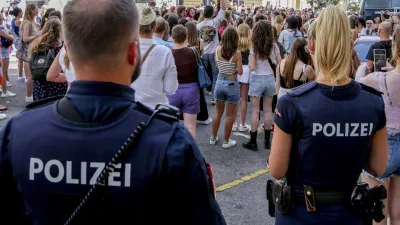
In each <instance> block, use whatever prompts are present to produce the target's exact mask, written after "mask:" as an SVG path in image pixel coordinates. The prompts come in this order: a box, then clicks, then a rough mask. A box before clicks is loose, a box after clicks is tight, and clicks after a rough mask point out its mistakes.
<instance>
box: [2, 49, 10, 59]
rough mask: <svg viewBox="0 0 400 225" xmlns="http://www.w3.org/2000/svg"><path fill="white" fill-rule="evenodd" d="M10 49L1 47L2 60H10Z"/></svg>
mask: <svg viewBox="0 0 400 225" xmlns="http://www.w3.org/2000/svg"><path fill="white" fill-rule="evenodd" d="M8 49H9V48H6V47H1V58H2V59H9V58H10V54H9V53H8Z"/></svg>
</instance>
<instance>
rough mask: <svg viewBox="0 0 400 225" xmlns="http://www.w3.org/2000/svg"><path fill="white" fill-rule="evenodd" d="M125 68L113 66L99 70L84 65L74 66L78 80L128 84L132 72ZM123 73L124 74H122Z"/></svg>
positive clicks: (129, 83)
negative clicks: (109, 68) (110, 68)
mask: <svg viewBox="0 0 400 225" xmlns="http://www.w3.org/2000/svg"><path fill="white" fill-rule="evenodd" d="M126 70H127V69H126V68H124V69H120V68H114V69H112V70H100V69H98V68H91V67H87V66H84V67H83V68H75V74H76V80H78V81H93V82H110V83H115V84H121V85H126V86H130V85H131V79H132V72H131V73H129V71H126ZM124 74H126V75H125V76H124Z"/></svg>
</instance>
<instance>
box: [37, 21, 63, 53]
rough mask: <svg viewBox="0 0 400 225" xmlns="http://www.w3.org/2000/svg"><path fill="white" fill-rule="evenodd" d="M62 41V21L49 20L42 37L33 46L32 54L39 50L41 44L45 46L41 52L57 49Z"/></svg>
mask: <svg viewBox="0 0 400 225" xmlns="http://www.w3.org/2000/svg"><path fill="white" fill-rule="evenodd" d="M60 39H61V21H60V20H59V19H49V20H48V21H47V22H46V24H45V25H44V28H43V30H42V35H40V36H39V37H38V38H37V39H36V40H35V41H34V42H33V44H32V48H31V52H35V51H37V50H38V48H39V46H40V45H41V44H44V45H43V47H44V48H41V49H40V50H41V51H47V50H49V49H52V48H56V47H57V46H58V44H59V43H60V42H59V41H60Z"/></svg>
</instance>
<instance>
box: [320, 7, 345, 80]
mask: <svg viewBox="0 0 400 225" xmlns="http://www.w3.org/2000/svg"><path fill="white" fill-rule="evenodd" d="M316 31H317V32H316V41H315V45H316V46H315V59H316V65H317V68H318V71H319V72H321V73H323V74H324V75H325V76H327V77H329V76H328V74H329V75H330V78H331V82H332V84H333V85H341V84H342V82H341V81H343V80H344V78H346V77H348V76H349V73H350V62H351V43H350V37H351V29H350V23H349V19H348V18H347V16H346V14H345V12H344V11H343V10H342V9H341V8H339V7H336V6H328V7H327V8H326V9H324V10H323V11H322V12H321V14H320V16H319V17H318V20H317V23H316Z"/></svg>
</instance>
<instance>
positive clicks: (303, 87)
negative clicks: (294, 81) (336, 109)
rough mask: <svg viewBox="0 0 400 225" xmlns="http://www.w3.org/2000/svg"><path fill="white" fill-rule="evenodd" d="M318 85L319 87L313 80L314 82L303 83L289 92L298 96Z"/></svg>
mask: <svg viewBox="0 0 400 225" xmlns="http://www.w3.org/2000/svg"><path fill="white" fill-rule="evenodd" d="M316 87H318V85H317V82H315V81H313V82H310V83H307V84H304V85H301V86H299V87H296V88H293V89H292V90H291V91H290V92H289V93H288V94H290V95H291V96H294V97H296V96H300V95H303V94H305V93H307V92H309V91H311V90H312V89H314V88H316Z"/></svg>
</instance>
